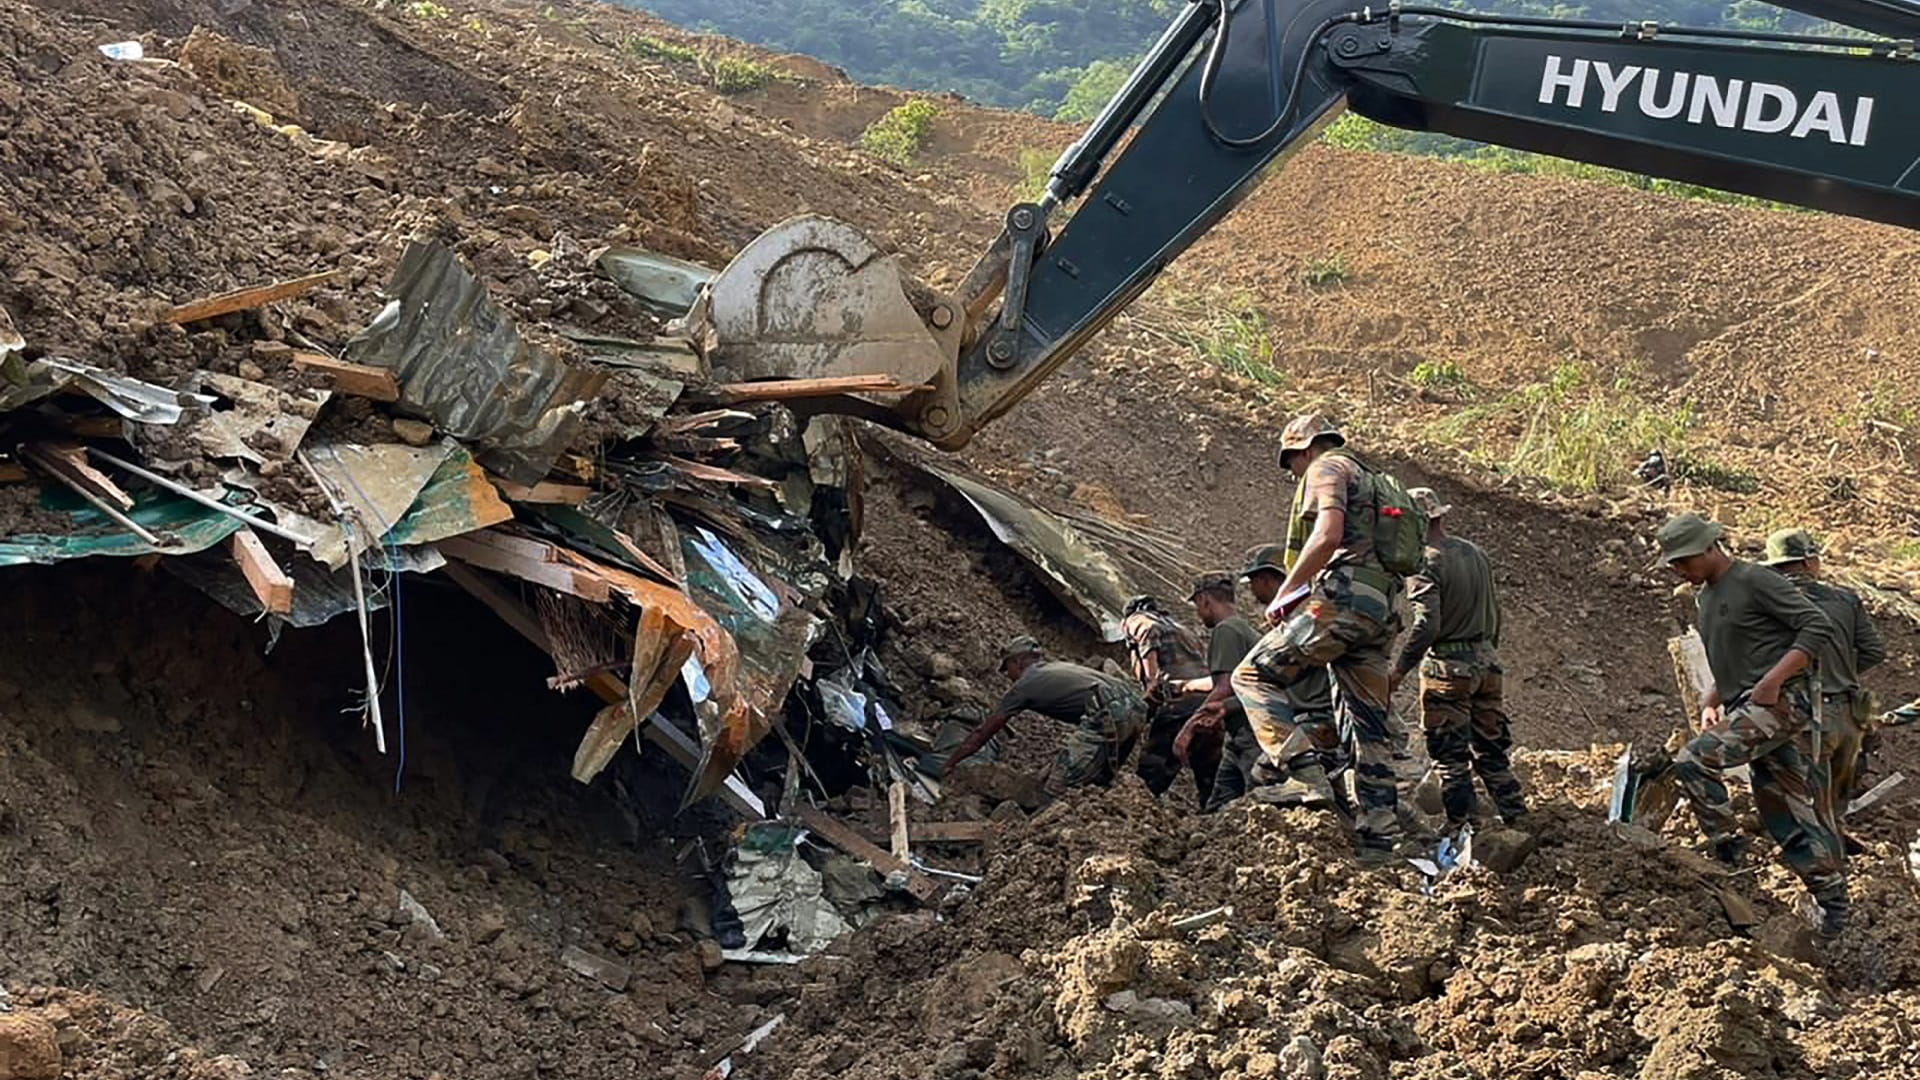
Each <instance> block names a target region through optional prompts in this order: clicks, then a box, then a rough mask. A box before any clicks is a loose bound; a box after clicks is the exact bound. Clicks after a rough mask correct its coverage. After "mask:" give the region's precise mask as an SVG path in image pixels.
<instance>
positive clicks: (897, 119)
mask: <svg viewBox="0 0 1920 1080" xmlns="http://www.w3.org/2000/svg"><path fill="white" fill-rule="evenodd" d="M939 115H940V109H939V107H938V106H936V105H934V104H933V103H932V102H930V101H921V100H919V99H917V98H916V99H914V100H912V101H905V102H902V103H900V104H899V105H895V106H894V107H893V108H891V109H888V110H887V114H886V115H885V116H882V117H881V118H880V119H878V120H875V121H874V122H873V123H872V124H869V125H868V126H867V130H865V131H863V132H861V133H860V148H861V149H862V150H865V151H866V152H867V153H869V154H872V155H874V156H875V157H882V158H885V159H887V160H888V161H891V162H893V163H894V164H896V165H905V164H907V163H909V162H911V161H912V160H913V159H914V157H915V156H916V155H918V154H919V153H920V151H921V150H922V149H923V148H924V147H925V146H926V145H927V140H928V139H930V138H932V137H933V120H934V117H936V116H939Z"/></svg>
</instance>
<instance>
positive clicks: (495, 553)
mask: <svg viewBox="0 0 1920 1080" xmlns="http://www.w3.org/2000/svg"><path fill="white" fill-rule="evenodd" d="M476 535H478V534H472V533H470V534H468V535H466V536H450V537H448V538H447V539H445V540H442V541H440V542H439V544H438V545H437V546H438V547H439V549H440V553H441V554H442V555H445V556H447V557H448V558H450V559H459V560H460V561H461V562H464V563H468V564H470V565H473V566H478V567H480V568H481V569H482V570H494V571H497V572H499V573H502V574H506V575H508V576H510V577H517V578H519V579H520V580H522V581H530V582H532V583H533V584H535V585H544V586H546V587H547V588H549V589H553V590H555V591H558V592H563V593H566V594H567V595H568V596H577V597H579V598H580V599H582V600H585V601H587V602H589V603H594V604H604V603H606V602H608V601H609V600H612V599H613V589H612V587H610V586H609V585H608V584H607V582H606V580H605V579H604V578H599V577H595V576H593V575H592V574H587V573H582V572H581V571H578V570H575V569H573V568H572V567H568V566H562V565H559V564H557V563H550V562H543V561H540V560H538V559H530V558H527V557H526V556H525V555H523V554H521V553H519V552H516V551H509V550H507V549H505V548H501V547H496V546H494V545H492V544H487V543H482V542H480V541H478V540H475V539H474V538H473V537H474V536H476Z"/></svg>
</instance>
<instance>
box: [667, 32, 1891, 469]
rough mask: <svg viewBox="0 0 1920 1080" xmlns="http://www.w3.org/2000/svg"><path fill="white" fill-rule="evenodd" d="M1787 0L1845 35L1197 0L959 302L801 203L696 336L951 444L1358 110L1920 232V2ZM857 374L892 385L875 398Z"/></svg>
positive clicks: (742, 258)
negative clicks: (833, 385) (1066, 209)
mask: <svg viewBox="0 0 1920 1080" xmlns="http://www.w3.org/2000/svg"><path fill="white" fill-rule="evenodd" d="M1781 6H1783V7H1788V8H1791V9H1793V10H1797V11H1800V12H1802V13H1805V14H1808V15H1812V16H1815V17H1817V18H1821V19H1826V20H1829V21H1831V22H1833V23H1837V24H1839V25H1840V27H1841V28H1845V29H1837V30H1836V32H1834V33H1830V34H1784V33H1773V32H1763V31H1747V30H1737V29H1729V28H1720V27H1681V26H1667V25H1664V24H1661V23H1658V22H1654V21H1642V22H1628V23H1618V22H1602V21H1593V20H1569V19H1546V18H1534V17H1528V16H1504V15H1496V14H1480V13H1475V12H1470V11H1461V10H1456V9H1453V8H1447V7H1430V6H1422V5H1408V4H1401V3H1398V2H1397V0H1396V2H1394V3H1391V4H1389V5H1387V6H1385V7H1381V8H1373V7H1358V8H1356V7H1355V6H1354V5H1353V3H1352V0H1195V2H1194V3H1190V4H1188V5H1186V6H1185V7H1184V8H1182V9H1181V11H1180V12H1179V13H1178V14H1177V15H1176V16H1175V17H1174V20H1173V22H1172V23H1171V25H1169V27H1168V28H1167V30H1166V31H1165V33H1163V34H1162V35H1161V37H1160V39H1159V41H1158V42H1156V43H1155V45H1154V46H1153V47H1152V49H1150V50H1149V51H1148V53H1147V55H1146V57H1145V58H1144V59H1143V60H1142V61H1141V62H1140V64H1139V66H1138V67H1137V68H1136V69H1135V70H1134V72H1133V73H1132V75H1131V76H1130V77H1129V79H1128V81H1127V83H1126V84H1125V85H1124V86H1123V87H1122V88H1121V89H1120V90H1119V92H1118V93H1116V94H1115V96H1114V98H1113V99H1112V100H1111V101H1110V102H1108V104H1107V106H1106V107H1105V109H1104V110H1102V112H1101V113H1100V115H1099V116H1098V117H1097V118H1095V120H1094V121H1093V122H1092V124H1091V125H1090V126H1089V127H1088V128H1087V130H1086V132H1085V133H1084V134H1082V135H1081V137H1080V138H1079V139H1078V140H1077V141H1076V142H1075V143H1074V144H1073V145H1072V146H1071V147H1069V148H1068V149H1067V151H1066V152H1065V153H1064V154H1063V155H1061V157H1060V159H1059V161H1057V162H1056V163H1055V164H1054V166H1053V168H1052V170H1051V173H1050V176H1049V180H1048V185H1047V189H1046V194H1045V195H1044V197H1042V198H1041V199H1040V200H1039V201H1038V202H1036V203H1023V204H1020V205H1018V206H1015V207H1013V208H1012V209H1011V210H1009V211H1008V213H1007V218H1006V223H1005V228H1004V229H1003V231H1002V232H1001V233H1000V236H999V238H998V239H997V240H996V241H995V243H994V244H993V245H992V247H991V248H989V250H988V251H987V252H986V253H985V254H983V255H982V256H981V257H980V259H979V261H978V262H977V263H976V264H975V266H974V268H973V270H972V272H971V273H969V274H968V275H967V277H966V279H965V280H964V281H963V282H962V284H961V285H960V286H959V288H958V289H957V290H956V291H955V292H954V293H953V294H952V295H940V294H937V293H936V292H934V291H933V290H932V289H929V288H928V287H926V286H925V285H923V284H921V283H919V282H917V281H914V280H913V279H911V278H910V277H909V276H908V275H906V274H905V273H904V272H903V271H902V270H901V268H900V266H899V264H898V262H897V261H896V260H894V259H893V258H892V257H890V256H888V255H887V254H886V253H885V252H883V251H882V250H880V249H879V248H878V247H877V246H876V245H875V244H874V243H873V242H872V241H871V240H869V239H868V238H867V237H865V236H864V235H862V234H861V233H860V232H859V231H858V230H856V229H854V228H853V227H851V226H849V225H846V224H845V223H842V222H838V221H834V220H831V219H827V218H822V217H811V216H810V217H800V218H794V219H792V220H790V221H787V222H784V223H782V224H780V225H778V226H776V227H774V228H773V229H770V230H768V231H767V232H766V233H763V234H762V235H761V236H760V237H758V238H757V239H755V240H754V241H753V242H752V243H750V244H749V245H747V247H746V248H745V249H743V250H742V251H741V252H740V254H739V255H738V256H737V257H736V258H735V259H734V260H733V262H732V263H730V264H729V265H728V266H727V268H726V269H725V270H724V271H723V272H722V273H721V274H720V275H719V277H718V278H716V279H715V280H714V282H713V283H712V285H711V287H710V288H709V289H708V290H707V292H706V293H705V294H704V295H703V296H702V298H701V301H700V303H699V304H697V305H696V308H695V310H694V312H693V313H692V315H691V316H690V317H689V328H690V332H691V333H692V336H693V337H694V339H695V340H696V341H697V342H699V343H701V344H702V346H703V347H704V349H705V355H706V356H707V358H708V361H709V363H710V364H711V366H712V367H713V368H714V370H715V372H716V374H718V375H722V376H724V377H726V378H728V379H767V378H777V379H831V380H836V382H843V383H844V385H846V386H847V388H848V390H847V392H846V393H843V394H838V395H834V396H827V397H819V398H814V399H812V400H813V402H814V407H815V408H818V409H822V410H828V411H835V412H843V413H848V414H852V415H857V416H863V417H866V418H868V419H872V420H875V421H878V422H880V423H883V424H886V425H887V426H890V427H893V428H896V429H899V430H902V431H905V432H908V433H911V434H914V435H917V436H919V437H921V438H923V439H926V440H928V441H930V442H932V443H935V444H936V445H940V446H944V447H949V448H952V447H958V446H960V445H962V444H964V443H965V442H966V441H967V440H968V439H969V438H970V437H971V436H972V434H973V433H974V432H975V431H977V430H978V429H979V428H980V427H981V426H982V425H984V424H986V423H988V422H990V421H992V420H993V419H994V418H995V417H997V416H999V415H1000V414H1002V413H1004V412H1006V411H1007V410H1008V409H1010V408H1012V407H1013V405H1014V404H1015V403H1017V402H1018V401H1020V400H1021V399H1022V398H1024V397H1025V396H1026V395H1027V394H1028V393H1031V392H1032V390H1033V389H1034V388H1035V387H1036V386H1037V385H1038V384H1039V383H1040V382H1041V381H1042V380H1044V379H1045V378H1046V377H1047V376H1048V375H1049V374H1051V373H1052V372H1053V371H1054V370H1055V369H1057V368H1058V367H1059V366H1060V365H1061V364H1062V363H1064V362H1065V361H1066V360H1067V358H1068V357H1070V356H1071V355H1072V354H1073V352H1074V351H1075V350H1076V349H1077V348H1078V347H1079V346H1080V345H1081V344H1083V343H1084V342H1085V341H1086V340H1087V339H1088V338H1090V337H1091V336H1092V335H1093V334H1094V333H1095V332H1097V331H1098V330H1099V329H1100V328H1101V327H1103V326H1105V325H1106V324H1107V323H1108V322H1110V321H1111V320H1112V319H1113V317H1114V316H1115V315H1117V314H1118V313H1119V312H1120V311H1121V310H1123V309H1124V308H1125V307H1126V305H1128V304H1129V303H1131V302H1132V301H1133V299H1134V298H1136V297H1137V296H1139V294H1140V293H1141V292H1143V291H1145V289H1146V288H1147V286H1148V285H1150V284H1151V283H1152V281H1153V279H1154V277H1155V276H1157V275H1158V274H1159V272H1160V271H1161V270H1162V269H1164V268H1165V267H1166V266H1167V265H1168V263H1170V262H1171V261H1172V260H1173V259H1174V258H1175V257H1176V256H1178V255H1179V254H1180V253H1181V252H1182V251H1185V250H1186V249H1187V248H1188V247H1189V246H1191V245H1192V244H1193V242H1194V241H1195V240H1197V239H1199V237H1200V236H1202V235H1204V234H1205V233H1206V232H1207V230H1209V229H1211V228H1212V227H1213V226H1214V224H1216V223H1217V222H1218V221H1219V220H1220V219H1221V218H1222V217H1224V216H1225V215H1226V214H1227V213H1228V211H1230V210H1231V209H1232V208H1233V207H1234V206H1235V205H1237V204H1238V203H1239V202H1240V201H1241V200H1242V199H1244V198H1245V197H1246V196H1247V195H1248V194H1250V193H1251V192H1252V191H1253V189H1254V188H1255V187H1257V186H1258V185H1259V184H1260V182H1261V181H1262V180H1264V179H1265V178H1266V177H1267V176H1269V175H1270V174H1271V173H1272V172H1273V171H1274V170H1275V168H1276V167H1277V166H1278V165H1279V164H1280V163H1281V162H1282V161H1283V159H1284V157H1285V156H1286V154H1287V153H1288V152H1290V151H1291V150H1293V149H1296V148H1298V147H1299V146H1302V145H1305V144H1306V143H1307V142H1309V141H1311V139H1312V138H1313V137H1314V135H1315V134H1317V132H1318V131H1319V130H1320V128H1321V127H1323V126H1324V125H1325V124H1327V123H1329V122H1331V121H1332V120H1333V119H1334V118H1335V117H1337V116H1338V115H1339V114H1340V112H1341V111H1342V110H1344V109H1348V108H1351V109H1353V110H1354V111H1356V112H1359V113H1361V114H1362V115H1365V116H1367V117H1369V118H1370V119H1373V120H1376V121H1379V122H1381V123H1384V124H1389V125H1393V126H1396V127H1402V128H1408V129H1413V130H1426V131H1435V132H1441V133H1444V134H1449V135H1454V136H1458V137H1461V138H1467V139H1474V140H1478V141H1481V142H1487V143H1493V144H1496V145H1501V146H1508V147H1513V148H1516V149H1522V150H1531V151H1536V152H1540V153H1545V154H1551V155H1554V156H1558V157H1564V158H1571V159H1574V160H1579V161H1585V162H1591V163H1594V164H1599V165H1605V166H1609V167H1612V168H1619V169H1625V170H1630V171H1634V172H1640V173H1647V174H1650V175H1656V176H1662V177H1667V178H1671V179H1676V180H1681V181H1685V182H1688V183H1694V184H1701V185H1705V186H1710V187H1717V188H1722V189H1725V190H1730V191H1738V192H1744V193H1746V194H1750V195H1756V196H1760V197H1763V198H1769V199H1775V200H1778V201H1781V202H1789V203H1795V204H1798V205H1802V206H1808V207H1813V208H1816V209H1823V210H1828V211H1832V212H1835V213H1842V214H1849V215H1852V216H1856V217H1861V218H1867V219H1871V220H1876V221H1882V222H1887V223H1891V224H1897V225H1904V226H1907V227H1909V228H1915V227H1920V136H1917V135H1916V134H1915V133H1916V132H1920V67H1916V66H1915V59H1914V41H1913V39H1914V37H1915V36H1916V34H1917V33H1920V4H1915V3H1910V2H1907V0H1790V2H1787V3H1784V4H1782V5H1781ZM1109 158H1111V161H1109ZM1076 198H1082V199H1083V201H1082V203H1081V205H1080V207H1079V209H1078V210H1077V212H1076V213H1075V214H1074V215H1073V216H1072V218H1071V219H1070V220H1069V221H1067V222H1066V223H1065V224H1064V225H1063V226H1061V227H1060V228H1059V229H1058V230H1053V229H1051V228H1050V227H1049V226H1050V219H1051V217H1052V215H1053V211H1054V210H1056V209H1057V208H1058V207H1060V206H1061V205H1063V204H1065V203H1067V202H1069V201H1070V200H1073V199H1076ZM1382 212H1383V213H1385V212H1389V211H1388V210H1386V209H1385V208H1383V209H1382ZM863 376H888V377H890V378H889V379H886V380H882V382H884V383H885V385H886V389H878V390H876V389H871V388H868V387H871V386H873V385H875V384H874V383H873V381H872V380H863V379H862V378H860V377H863Z"/></svg>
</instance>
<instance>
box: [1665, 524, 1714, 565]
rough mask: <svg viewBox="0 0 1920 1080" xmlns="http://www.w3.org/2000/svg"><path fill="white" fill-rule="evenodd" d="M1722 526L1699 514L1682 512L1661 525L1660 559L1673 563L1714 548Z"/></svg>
mask: <svg viewBox="0 0 1920 1080" xmlns="http://www.w3.org/2000/svg"><path fill="white" fill-rule="evenodd" d="M1723 531H1724V530H1723V529H1721V527H1720V526H1719V525H1718V524H1716V523H1714V522H1711V521H1708V520H1707V519H1706V518H1703V517H1701V516H1700V515H1699V514H1681V515H1679V516H1678V517H1672V518H1668V519H1667V523H1666V524H1665V525H1662V526H1660V534H1659V542H1660V561H1661V562H1663V563H1672V562H1676V561H1678V560H1680V559H1686V558H1691V557H1692V556H1695V555H1698V554H1700V553H1701V552H1703V551H1709V550H1712V548H1713V545H1714V544H1716V543H1719V541H1720V534H1721V533H1722V532H1723Z"/></svg>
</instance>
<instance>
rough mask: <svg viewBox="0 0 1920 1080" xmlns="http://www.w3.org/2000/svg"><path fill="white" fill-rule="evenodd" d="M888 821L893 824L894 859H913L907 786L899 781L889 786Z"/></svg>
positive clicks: (903, 860) (904, 860) (902, 860)
mask: <svg viewBox="0 0 1920 1080" xmlns="http://www.w3.org/2000/svg"><path fill="white" fill-rule="evenodd" d="M887 820H888V821H889V822H891V823H892V824H893V834H892V837H891V839H892V841H893V844H892V846H893V857H894V858H896V859H898V860H900V861H901V862H906V861H908V860H909V859H911V858H913V845H912V843H911V840H910V838H909V836H908V834H907V785H905V784H903V783H901V782H900V781H898V780H895V781H894V782H893V783H891V784H888V785H887Z"/></svg>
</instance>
